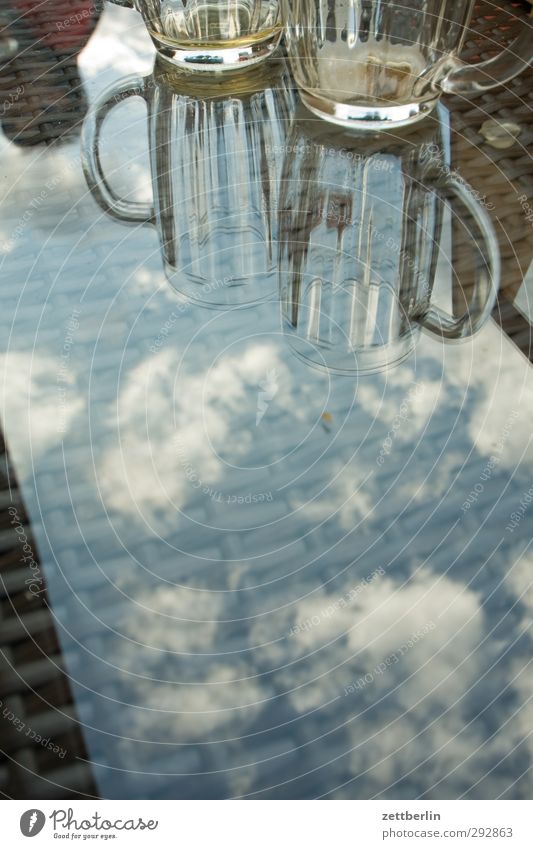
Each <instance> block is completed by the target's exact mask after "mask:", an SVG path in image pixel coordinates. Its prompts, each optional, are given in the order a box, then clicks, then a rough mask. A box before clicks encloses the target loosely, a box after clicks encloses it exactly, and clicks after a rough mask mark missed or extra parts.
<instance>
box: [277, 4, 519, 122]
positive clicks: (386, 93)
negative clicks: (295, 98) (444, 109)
mask: <svg viewBox="0 0 533 849" xmlns="http://www.w3.org/2000/svg"><path fill="white" fill-rule="evenodd" d="M281 4H282V15H283V18H284V23H285V25H286V33H287V46H288V52H289V57H290V60H291V65H292V70H293V73H294V76H295V79H296V82H297V84H298V86H299V87H300V88H301V90H302V98H303V100H304V101H305V104H306V106H308V107H309V109H311V110H312V111H313V112H315V113H316V114H318V115H320V116H322V117H324V118H326V119H327V120H330V121H334V122H336V123H340V124H345V125H350V126H352V127H358V128H361V129H371V130H374V129H376V128H379V127H380V126H386V125H389V124H394V125H396V126H401V125H402V124H406V123H409V122H411V121H416V120H417V119H418V118H421V117H423V116H424V115H425V114H427V113H428V112H429V111H430V110H431V109H432V108H433V107H434V106H435V104H436V103H437V101H438V99H439V97H440V95H441V94H442V92H443V91H448V92H454V93H456V94H475V93H476V92H479V91H484V90H486V89H488V88H493V87H495V86H497V85H501V83H504V82H507V81H508V80H510V79H511V78H512V77H514V76H516V74H518V73H519V72H520V71H522V70H523V69H524V68H525V67H526V65H527V64H528V62H530V61H531V59H532V58H533V47H532V42H533V39H532V32H531V24H530V23H526V22H525V21H524V23H523V30H522V32H521V35H520V36H519V37H518V38H517V39H516V40H515V41H514V42H513V43H512V45H511V46H510V47H509V49H508V50H506V51H504V52H503V53H500V54H499V55H498V56H497V57H496V58H495V59H492V60H490V61H488V62H483V63H481V64H479V65H464V63H462V62H461V60H460V59H459V58H458V57H459V53H460V51H461V47H462V44H463V41H464V38H465V35H466V33H467V32H468V27H469V24H470V20H471V17H472V11H473V8H474V2H473V0H470V1H469V0H446V2H443V0H364V2H359V0H357V2H354V0H328V3H324V2H323V0H305V2H304V0H281ZM509 17H511V16H510V15H509Z"/></svg>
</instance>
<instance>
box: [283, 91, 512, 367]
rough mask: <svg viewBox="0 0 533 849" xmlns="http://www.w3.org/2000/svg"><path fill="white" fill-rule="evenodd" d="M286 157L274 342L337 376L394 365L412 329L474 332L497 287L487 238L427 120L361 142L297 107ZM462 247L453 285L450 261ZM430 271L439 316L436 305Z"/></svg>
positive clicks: (484, 220)
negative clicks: (461, 272) (441, 294)
mask: <svg viewBox="0 0 533 849" xmlns="http://www.w3.org/2000/svg"><path fill="white" fill-rule="evenodd" d="M287 150H288V153H287V157H286V160H285V165H284V169H283V174H282V182H281V193H280V224H279V226H280V237H279V238H280V244H279V287H280V300H281V313H282V323H283V333H284V335H285V338H286V340H287V341H288V343H289V346H290V348H291V349H292V350H293V352H294V353H296V355H297V356H298V357H299V358H300V359H302V360H304V361H305V362H307V363H308V364H309V365H312V366H315V367H318V368H321V369H323V370H328V371H331V372H332V373H338V374H352V373H359V374H365V373H372V372H379V371H384V370H386V369H387V368H389V367H392V366H393V365H397V364H399V363H400V362H401V361H402V360H404V359H405V358H406V357H407V356H408V355H409V354H410V353H411V352H412V350H413V348H414V346H415V343H416V340H417V337H418V335H419V333H420V331H421V330H422V329H425V330H426V331H428V332H429V333H430V334H432V335H434V336H436V337H437V338H438V339H440V340H458V339H464V338H466V337H468V336H470V335H472V334H473V333H475V332H476V331H477V330H479V329H480V328H481V327H482V326H483V324H484V323H485V321H486V320H487V318H488V317H489V316H490V313H491V310H492V308H493V306H494V302H495V298H496V293H497V289H498V285H499V274H500V260H499V252H498V247H497V241H496V235H495V233H494V229H493V227H492V224H491V222H490V219H489V217H488V214H487V212H486V211H485V210H484V209H483V208H482V206H481V205H480V203H479V202H478V201H477V200H476V199H475V197H474V195H473V193H472V190H471V189H470V188H469V187H468V185H466V184H465V183H464V182H463V181H462V179H461V178H460V177H459V176H458V175H456V174H455V173H453V172H451V171H450V169H449V168H448V167H447V165H446V161H445V155H444V144H443V134H442V131H441V129H440V127H439V123H438V122H435V121H429V122H428V121H426V122H423V123H422V124H420V125H418V126H417V127H416V131H415V132H413V130H411V131H410V133H407V134H404V136H403V138H402V137H399V136H396V135H395V136H392V135H389V134H386V133H383V134H379V135H378V136H377V138H376V137H374V139H367V140H366V141H365V144H364V145H363V143H362V141H361V138H360V137H359V138H357V137H354V136H353V134H350V133H347V132H342V131H341V130H338V129H335V128H334V127H331V126H329V125H327V124H325V123H323V122H319V121H316V119H313V117H312V116H310V115H309V113H307V112H306V111H305V110H304V108H303V107H301V109H300V111H299V112H297V120H296V121H295V123H294V125H293V130H292V135H291V138H290V140H289V143H288V146H287ZM446 210H449V212H450V214H451V215H452V223H451V227H448V230H451V231H452V239H451V242H452V244H451V252H449V253H448V254H446V251H445V250H444V247H443V246H445V247H446V248H447V241H446V240H444V239H443V232H444V228H443V222H445V211H446ZM448 223H449V222H448ZM465 245H466V246H467V247H468V251H469V265H468V270H467V273H466V279H464V278H463V279H462V280H461V281H459V280H458V279H457V274H456V264H455V259H456V257H457V252H458V249H459V250H460V251H463V252H464V249H465ZM442 259H444V263H443V262H442ZM443 266H444V270H443ZM438 273H441V274H442V280H444V281H445V284H446V287H445V288H447V293H446V294H447V300H448V299H449V300H450V301H451V303H452V308H450V309H449V310H448V309H445V308H443V306H442V304H441V303H440V302H439V304H438V305H437V304H436V303H435V297H434V288H435V281H436V279H437V274H438ZM450 284H451V285H450ZM448 296H449V298H448ZM446 306H447V303H446Z"/></svg>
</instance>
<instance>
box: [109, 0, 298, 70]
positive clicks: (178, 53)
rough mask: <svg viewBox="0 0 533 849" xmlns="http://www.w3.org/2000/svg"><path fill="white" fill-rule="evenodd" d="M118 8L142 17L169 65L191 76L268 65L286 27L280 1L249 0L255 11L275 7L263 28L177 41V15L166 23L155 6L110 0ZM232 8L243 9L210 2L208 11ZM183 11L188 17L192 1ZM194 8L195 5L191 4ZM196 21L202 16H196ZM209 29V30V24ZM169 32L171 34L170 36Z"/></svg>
mask: <svg viewBox="0 0 533 849" xmlns="http://www.w3.org/2000/svg"><path fill="white" fill-rule="evenodd" d="M110 2H111V3H114V4H115V5H116V6H122V7H125V8H128V9H135V10H136V11H137V12H139V13H140V15H141V17H142V19H143V21H144V24H145V26H146V29H147V30H148V33H149V35H150V38H151V39H152V42H153V44H154V46H155V48H156V50H157V54H158V56H160V57H161V58H162V59H163V60H164V61H165V62H167V63H169V64H170V65H172V66H174V67H178V68H181V69H182V70H183V71H186V72H188V73H191V74H202V75H203V74H209V75H219V74H221V73H226V72H228V71H230V72H231V71H233V72H234V71H241V70H245V69H246V68H249V67H250V66H254V65H256V64H258V63H260V62H264V61H265V59H268V58H269V57H270V56H273V55H275V54H276V52H277V51H278V48H279V45H280V42H281V37H282V34H283V26H282V23H281V19H280V8H279V0H249V2H250V3H251V4H252V5H254V8H255V7H256V6H257V5H258V4H259V5H261V4H262V3H264V4H265V5H267V6H268V7H269V8H270V7H272V9H271V10H272V12H273V14H272V15H270V12H269V13H268V14H267V17H266V19H265V20H263V19H262V18H261V25H259V24H257V25H256V26H255V28H254V29H253V30H252V29H251V28H250V31H249V32H246V33H244V34H242V35H238V36H237V37H234V38H232V37H230V36H226V35H223V34H222V33H220V32H219V33H218V38H209V37H206V36H201V37H199V36H196V37H193V38H191V37H190V35H189V34H187V36H185V35H184V34H182V36H181V37H180V38H179V39H177V38H175V35H176V34H177V33H175V32H174V27H173V25H172V21H173V19H174V16H173V14H170V15H168V16H166V18H165V19H162V18H161V16H160V15H159V14H158V13H157V12H156V9H155V8H154V7H155V6H156V4H155V3H148V2H146V0H110ZM230 4H232V5H233V6H234V7H238V6H239V0H209V2H206V3H205V6H206V7H208V6H209V7H215V6H217V5H220V7H221V8H222V7H226V10H227V11H228V14H229V11H230ZM179 5H180V8H179V9H176V13H177V14H182V15H184V14H187V6H188V5H189V0H180V3H179ZM191 5H192V4H191ZM196 19H198V15H197V14H196ZM205 26H206V27H207V26H208V22H206V24H205ZM168 30H171V31H170V32H169V31H168Z"/></svg>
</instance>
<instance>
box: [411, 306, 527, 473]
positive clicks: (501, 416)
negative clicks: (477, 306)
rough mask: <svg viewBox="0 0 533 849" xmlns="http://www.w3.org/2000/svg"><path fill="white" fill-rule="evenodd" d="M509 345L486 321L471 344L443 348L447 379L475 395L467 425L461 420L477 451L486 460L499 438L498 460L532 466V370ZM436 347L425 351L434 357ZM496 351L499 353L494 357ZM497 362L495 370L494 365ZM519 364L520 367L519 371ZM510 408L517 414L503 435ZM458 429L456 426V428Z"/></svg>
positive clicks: (460, 388)
mask: <svg viewBox="0 0 533 849" xmlns="http://www.w3.org/2000/svg"><path fill="white" fill-rule="evenodd" d="M512 348H513V344H512V342H511V341H510V340H509V339H507V338H506V337H505V335H504V334H503V333H502V332H501V331H500V330H499V328H497V327H496V326H495V325H493V324H491V323H490V322H489V323H488V324H487V325H486V326H485V328H484V330H483V332H482V333H480V334H478V335H477V336H476V337H475V338H474V339H473V340H472V344H470V345H449V346H447V347H446V348H445V357H446V380H447V382H448V384H449V387H450V388H452V387H453V388H458V389H459V391H460V392H461V393H464V395H465V396H466V395H467V393H468V395H470V394H471V393H475V394H476V403H475V404H472V405H468V410H469V411H471V416H470V419H469V421H466V422H465V421H464V418H465V417H464V416H463V418H462V421H461V425H460V426H461V427H465V426H466V428H467V432H468V435H469V437H470V439H471V440H472V441H473V442H474V444H475V446H476V449H477V451H479V452H480V453H481V454H482V455H484V456H486V457H488V456H490V455H491V454H492V453H494V450H495V448H496V446H497V445H498V444H499V443H500V440H502V442H503V444H502V446H501V452H500V455H499V456H500V458H501V459H500V462H501V465H502V466H506V467H508V468H514V467H515V466H516V464H517V463H519V462H520V464H521V465H522V467H525V464H528V465H533V446H532V445H531V444H529V445H528V443H530V440H531V416H530V415H529V414H528V411H529V410H531V408H532V406H533V380H532V378H531V367H530V364H529V363H528V362H527V360H526V359H525V358H522V359H521V358H520V357H519V356H518V355H517V354H516V351H514V352H513V351H512V350H511V349H512ZM436 351H438V349H436V348H433V349H429V348H428V352H430V353H431V352H433V353H435V352H436ZM495 351H498V352H499V353H498V355H497V357H496V359H495V353H494V352H495ZM495 362H497V371H496V370H495V367H494V364H495ZM520 363H522V368H521V367H520ZM509 399H513V402H512V403H513V405H514V407H515V408H516V409H517V410H520V415H519V417H518V418H517V419H516V420H515V421H513V422H512V424H511V430H510V435H509V436H508V437H505V436H504V431H505V428H506V425H507V424H508V422H509V420H510V416H511V413H512V409H511V407H510V406H509ZM457 426H459V424H458V425H457Z"/></svg>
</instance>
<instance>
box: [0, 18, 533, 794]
mask: <svg viewBox="0 0 533 849" xmlns="http://www.w3.org/2000/svg"><path fill="white" fill-rule="evenodd" d="M125 21H127V24H126V23H125ZM78 67H79V74H80V85H81V86H82V87H83V91H84V97H85V98H86V100H87V105H86V114H85V118H84V122H83V129H82V133H81V136H80V132H79V127H78V128H77V129H76V127H74V128H73V130H72V132H71V133H70V135H67V136H66V137H65V138H64V139H63V141H62V143H61V144H54V145H49V146H44V145H38V144H36V145H32V146H27V145H24V144H21V143H20V140H18V142H17V137H16V134H15V135H13V133H8V132H7V131H6V132H5V133H4V135H3V136H2V137H1V139H0V143H1V145H2V160H1V161H2V168H1V172H2V187H3V192H2V194H3V216H2V224H1V234H0V242H1V246H2V255H3V258H2V272H3V273H2V310H1V312H0V333H1V340H2V350H3V352H4V353H3V354H2V396H1V401H2V408H1V409H2V418H3V426H4V430H5V434H6V440H7V444H8V446H9V449H10V454H11V458H12V461H13V465H14V469H15V472H16V475H17V478H18V480H19V483H20V486H21V490H22V493H23V496H24V500H25V503H26V506H27V510H28V513H29V515H30V517H31V523H32V528H33V533H34V536H35V539H36V542H37V546H38V549H39V554H40V558H41V563H42V568H43V572H44V575H45V578H46V582H47V585H48V593H49V604H50V609H51V611H52V615H53V618H54V622H55V626H56V628H57V631H58V635H59V639H60V643H61V647H62V653H63V658H64V664H65V669H66V672H67V674H68V678H69V681H70V684H71V687H72V691H73V695H74V700H75V705H76V710H77V713H78V717H79V720H80V723H81V727H82V729H83V734H84V738H85V742H86V747H87V752H88V760H89V761H90V763H91V765H92V769H93V772H94V776H95V781H96V785H97V788H98V792H99V793H100V794H101V795H102V796H103V797H106V798H123V799H124V798H230V797H231V798H233V797H246V798H287V799H289V798H316V797H321V798H428V799H431V798H434V799H446V798H459V797H461V798H496V797H502V798H529V797H530V795H531V792H532V783H531V763H532V757H533V747H532V743H531V737H530V732H531V726H532V721H533V715H532V708H531V703H530V697H531V686H532V676H531V668H530V661H531V634H530V627H531V614H532V608H533V596H532V594H531V578H530V570H531V568H532V567H533V554H532V553H531V547H530V546H531V515H532V513H533V506H532V505H533V488H532V477H533V475H532V472H533V450H532V448H531V444H530V443H531V412H532V409H533V374H532V371H531V364H530V362H529V361H528V359H527V358H526V356H524V354H523V353H522V352H521V351H520V350H518V348H517V347H516V346H515V345H514V344H513V342H512V341H511V339H510V338H509V336H508V335H507V334H506V333H505V332H504V329H502V326H500V325H499V324H498V323H497V322H496V321H495V320H494V319H493V318H491V312H492V311H493V308H494V304H495V297H496V288H497V286H498V285H499V284H500V283H501V285H502V287H503V291H504V294H505V289H506V287H508V286H510V280H511V278H512V279H513V280H514V279H515V277H516V267H517V260H516V254H515V255H513V254H512V253H508V254H505V252H504V251H502V252H501V254H502V256H501V258H500V256H499V251H498V248H497V245H498V241H497V238H498V237H499V235H500V232H499V230H498V229H497V228H498V227H501V220H502V217H501V215H499V211H500V210H501V207H500V203H503V201H504V199H505V198H507V199H508V200H509V202H510V203H511V202H514V203H515V204H517V208H516V210H515V212H516V216H515V218H516V220H517V221H518V224H516V221H515V225H516V226H517V227H519V230H514V231H513V233H508V234H507V235H508V236H509V237H510V241H511V242H512V240H513V238H515V239H518V238H519V237H520V238H524V239H526V240H527V233H528V229H527V228H528V227H530V226H531V223H530V222H528V221H527V208H526V206H525V205H526V204H527V203H529V201H527V200H526V199H524V198H522V200H521V201H520V200H516V198H519V197H522V195H523V189H522V188H521V187H520V183H519V180H518V178H517V180H516V181H515V182H514V183H513V178H510V179H507V180H504V189H505V191H506V192H507V194H506V195H505V196H503V195H501V196H491V195H490V194H489V195H488V196H487V197H484V193H483V192H481V191H480V188H479V186H478V185H476V186H475V191H472V190H470V189H468V188H467V187H466V186H465V181H464V179H461V178H458V177H457V176H455V169H457V170H458V171H459V172H460V173H461V174H462V176H463V177H466V179H468V163H472V162H473V163H474V164H475V163H478V164H479V162H480V160H481V161H485V160H487V161H488V159H489V158H490V157H489V155H488V153H487V150H488V148H484V147H483V146H482V145H481V144H479V145H476V144H475V143H474V142H473V141H471V140H470V139H469V137H468V133H466V132H464V129H463V126H462V125H461V128H460V129H456V125H455V120H456V118H455V114H454V112H453V101H449V102H448V103H446V104H445V105H443V106H441V107H439V110H438V112H436V113H435V114H434V115H433V116H431V117H430V118H429V119H428V120H427V121H426V122H425V123H424V124H421V125H419V126H418V127H416V128H414V129H413V130H411V131H409V132H405V133H403V134H397V135H395V136H392V135H388V136H386V137H385V136H380V137H373V138H370V139H368V138H364V139H363V138H361V137H360V136H359V137H358V136H354V135H350V134H349V133H346V132H343V131H341V130H336V129H334V128H331V127H329V126H326V125H324V124H322V123H320V122H319V121H318V120H317V119H314V118H312V117H311V116H310V115H309V113H307V112H306V111H305V110H304V109H303V107H302V106H301V104H300V103H299V101H298V96H297V93H296V92H295V90H294V86H293V83H292V81H291V78H290V75H289V72H288V70H287V68H286V66H285V64H284V62H283V61H282V60H279V61H276V62H273V63H272V64H271V65H270V66H269V67H268V68H267V69H266V70H265V69H263V70H261V71H259V72H257V73H252V74H247V75H245V76H243V75H242V74H241V75H240V76H239V75H238V76H237V77H235V78H233V79H229V81H225V82H223V83H217V85H216V86H214V85H213V84H212V83H195V84H194V86H191V83H190V80H189V79H188V78H187V79H185V80H184V79H183V78H179V77H177V76H176V75H175V74H173V73H172V72H170V71H168V69H166V68H164V67H162V66H161V65H159V64H157V63H155V64H154V56H153V53H152V48H151V46H150V43H149V39H148V37H147V35H146V33H145V32H144V30H143V28H142V25H141V24H140V23H139V22H138V21H137V18H136V17H135V16H134V15H133V14H132V15H130V13H128V12H127V11H125V10H122V9H116V8H108V9H106V11H105V13H104V14H103V16H102V18H101V20H100V22H99V26H98V29H97V31H96V33H95V34H94V35H93V37H92V38H91V40H90V41H89V43H88V44H87V46H86V47H85V49H84V51H83V52H82V53H81V54H80V57H79V60H78ZM449 108H451V109H452V111H451V112H450V111H449ZM522 142H523V140H522ZM522 142H520V141H518V142H517V143H519V144H521V143H522ZM489 154H490V150H489ZM519 176H520V175H518V177H519ZM473 182H474V183H475V181H473ZM515 225H513V226H515ZM495 228H496V229H495ZM496 234H498V236H497V235H496ZM500 265H501V274H500V271H499V266H500ZM524 278H525V281H526V282H525V283H524V282H523V281H524ZM527 280H528V278H527V275H523V276H522V279H521V280H520V281H519V282H518V284H516V285H515V284H514V283H513V287H514V288H513V287H512V288H513V290H512V293H511V295H510V296H509V303H512V302H513V301H515V300H516V310H517V311H519V314H520V317H521V320H522V321H523V322H525V323H526V325H527V321H528V315H529V314H528V309H529V299H528V297H527Z"/></svg>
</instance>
